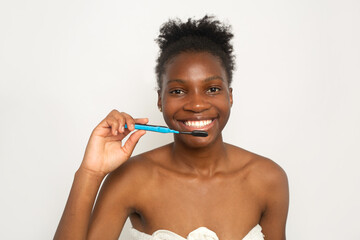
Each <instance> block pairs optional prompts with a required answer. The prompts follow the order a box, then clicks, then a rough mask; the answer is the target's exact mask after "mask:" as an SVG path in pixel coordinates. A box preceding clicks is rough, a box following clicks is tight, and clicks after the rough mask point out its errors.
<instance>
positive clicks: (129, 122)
mask: <svg viewBox="0 0 360 240" xmlns="http://www.w3.org/2000/svg"><path fill="white" fill-rule="evenodd" d="M121 114H122V115H123V116H124V117H125V123H126V125H127V128H128V129H129V130H130V131H134V130H135V120H134V119H133V118H132V117H131V116H130V115H129V114H127V113H124V112H122V113H121Z"/></svg>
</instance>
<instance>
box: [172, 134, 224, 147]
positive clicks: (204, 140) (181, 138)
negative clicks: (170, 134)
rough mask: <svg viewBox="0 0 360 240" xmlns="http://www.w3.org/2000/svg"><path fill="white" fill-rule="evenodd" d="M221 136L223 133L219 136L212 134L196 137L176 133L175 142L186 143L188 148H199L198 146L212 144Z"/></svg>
mask: <svg viewBox="0 0 360 240" xmlns="http://www.w3.org/2000/svg"><path fill="white" fill-rule="evenodd" d="M219 137H220V138H221V134H220V136H218V137H217V138H214V137H213V136H210V135H209V136H207V137H195V136H191V135H185V134H183V135H180V134H179V135H177V134H176V135H175V136H174V140H175V142H181V143H182V144H184V145H186V146H187V147H188V148H194V149H198V148H206V147H210V146H212V145H213V144H214V143H215V142H216V140H217V139H219Z"/></svg>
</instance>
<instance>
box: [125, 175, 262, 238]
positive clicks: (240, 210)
mask: <svg viewBox="0 0 360 240" xmlns="http://www.w3.org/2000/svg"><path fill="white" fill-rule="evenodd" d="M144 187H145V188H146V189H143V191H142V194H141V197H140V198H139V199H141V200H140V201H139V202H138V203H137V206H136V209H137V214H134V215H132V217H131V221H132V224H133V226H134V227H136V228H137V229H142V230H143V231H144V232H148V233H152V232H154V231H156V230H158V229H169V230H173V231H175V232H178V233H179V234H180V235H183V236H186V235H187V234H188V233H189V232H191V231H192V230H194V229H196V228H198V227H202V226H206V227H207V228H209V229H211V230H213V231H215V232H217V233H219V234H221V233H224V234H225V233H226V234H228V235H231V236H235V235H236V236H241V235H242V234H244V233H247V232H248V230H249V229H251V227H253V226H255V225H256V224H257V223H258V222H259V219H260V217H261V213H262V209H263V206H262V202H261V201H260V199H259V198H258V196H257V192H256V191H254V189H253V188H252V187H251V185H249V184H248V183H247V182H246V180H244V179H241V178H238V177H233V178H230V177H228V178H217V179H211V180H209V179H191V178H190V179H189V178H171V177H170V178H169V177H167V178H166V177H158V179H157V181H152V182H150V183H149V184H148V185H147V186H144ZM225 239H226V238H225Z"/></svg>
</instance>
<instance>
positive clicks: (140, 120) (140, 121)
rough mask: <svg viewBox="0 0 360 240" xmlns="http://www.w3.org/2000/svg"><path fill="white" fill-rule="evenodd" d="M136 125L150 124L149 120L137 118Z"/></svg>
mask: <svg viewBox="0 0 360 240" xmlns="http://www.w3.org/2000/svg"><path fill="white" fill-rule="evenodd" d="M134 120H135V123H140V124H147V123H148V122H149V119H148V118H135V119H134Z"/></svg>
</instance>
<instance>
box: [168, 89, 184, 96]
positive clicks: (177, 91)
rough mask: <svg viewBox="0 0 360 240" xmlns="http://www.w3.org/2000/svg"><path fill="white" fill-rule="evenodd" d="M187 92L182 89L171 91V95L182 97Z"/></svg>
mask: <svg viewBox="0 0 360 240" xmlns="http://www.w3.org/2000/svg"><path fill="white" fill-rule="evenodd" d="M184 93H185V92H184V91H183V90H181V89H174V90H172V91H170V94H173V95H180V94H184Z"/></svg>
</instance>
